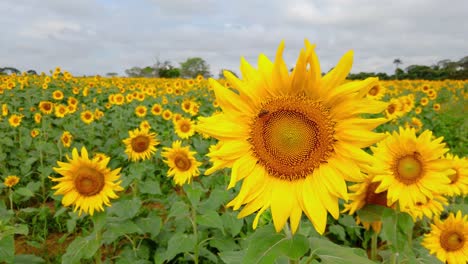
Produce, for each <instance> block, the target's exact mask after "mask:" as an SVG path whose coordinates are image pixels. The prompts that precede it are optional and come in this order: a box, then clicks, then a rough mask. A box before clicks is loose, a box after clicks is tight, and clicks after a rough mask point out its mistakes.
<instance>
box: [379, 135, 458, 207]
mask: <svg viewBox="0 0 468 264" xmlns="http://www.w3.org/2000/svg"><path fill="white" fill-rule="evenodd" d="M442 140H443V138H442V137H440V138H437V139H435V140H432V132H431V131H429V130H426V131H424V132H423V133H422V134H421V135H420V136H419V137H416V134H415V131H414V129H403V128H401V127H400V131H399V133H397V132H393V134H392V135H391V136H390V137H388V138H386V139H385V140H383V141H382V142H379V143H378V144H377V146H376V147H371V149H372V152H373V153H374V158H375V159H374V161H375V163H374V164H373V165H372V167H373V169H374V170H375V171H373V173H374V174H375V175H376V176H375V177H374V181H378V182H381V183H380V185H379V187H378V188H377V190H376V192H383V191H387V193H388V194H387V199H388V203H389V204H392V203H394V202H396V201H398V203H399V205H400V208H406V207H413V206H414V205H415V204H416V203H418V202H421V203H424V202H426V199H428V198H429V199H433V198H434V195H433V193H444V192H445V191H446V188H447V184H448V183H450V180H449V178H448V175H450V174H451V173H453V170H452V169H451V168H450V162H448V161H447V160H444V159H441V157H442V155H443V154H444V153H445V152H447V151H448V149H446V148H444V147H445V143H441V142H442Z"/></svg>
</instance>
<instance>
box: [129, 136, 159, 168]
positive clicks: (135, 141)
mask: <svg viewBox="0 0 468 264" xmlns="http://www.w3.org/2000/svg"><path fill="white" fill-rule="evenodd" d="M128 134H129V137H128V138H126V139H124V140H123V143H124V144H125V146H126V148H125V153H127V155H128V157H129V158H130V160H132V161H137V160H145V159H149V158H150V157H151V155H152V154H153V153H155V152H156V146H157V145H158V144H159V141H158V140H157V139H156V133H150V132H149V129H145V128H142V129H139V128H137V129H135V130H133V131H128Z"/></svg>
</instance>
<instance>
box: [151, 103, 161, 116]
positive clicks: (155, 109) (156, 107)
mask: <svg viewBox="0 0 468 264" xmlns="http://www.w3.org/2000/svg"><path fill="white" fill-rule="evenodd" d="M151 113H152V114H153V115H161V113H162V107H161V105H160V104H154V105H153V106H152V107H151Z"/></svg>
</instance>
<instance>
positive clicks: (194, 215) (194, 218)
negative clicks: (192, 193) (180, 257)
mask: <svg viewBox="0 0 468 264" xmlns="http://www.w3.org/2000/svg"><path fill="white" fill-rule="evenodd" d="M191 207H192V217H191V218H192V219H191V222H192V227H193V235H194V236H195V248H194V249H193V254H194V255H195V256H194V257H193V258H194V262H195V264H198V255H199V252H198V227H197V211H196V210H195V207H194V206H193V205H192V206H191Z"/></svg>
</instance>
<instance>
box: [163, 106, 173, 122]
mask: <svg viewBox="0 0 468 264" xmlns="http://www.w3.org/2000/svg"><path fill="white" fill-rule="evenodd" d="M162 117H163V118H164V120H170V119H171V118H172V112H171V110H169V109H166V110H164V111H163V112H162Z"/></svg>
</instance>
